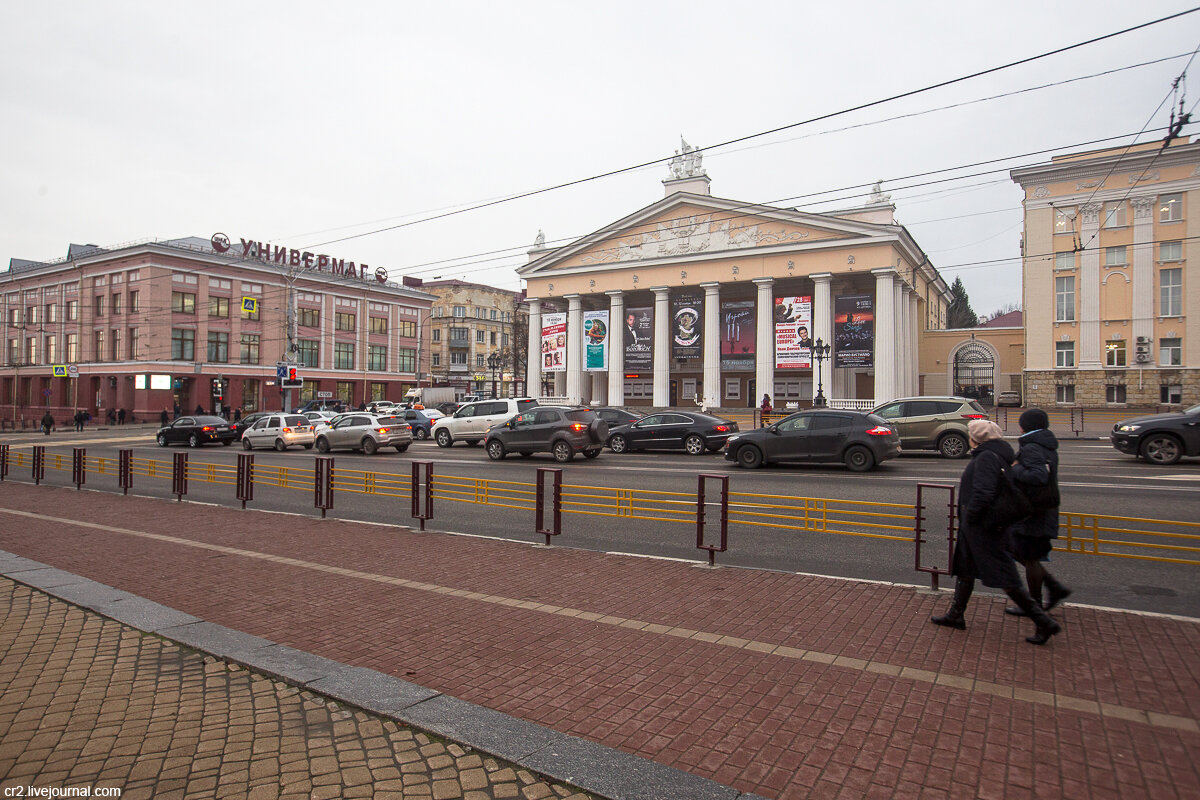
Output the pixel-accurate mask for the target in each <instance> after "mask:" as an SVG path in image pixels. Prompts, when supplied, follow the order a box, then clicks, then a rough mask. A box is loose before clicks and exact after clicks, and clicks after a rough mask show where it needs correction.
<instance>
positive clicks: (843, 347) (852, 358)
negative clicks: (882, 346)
mask: <svg viewBox="0 0 1200 800" xmlns="http://www.w3.org/2000/svg"><path fill="white" fill-rule="evenodd" d="M874 349H875V298H873V297H872V296H871V295H869V294H848V295H844V296H842V297H837V298H834V301H833V365H834V366H835V367H872V366H874V364H875V362H874V360H873V358H872V356H873V354H874Z"/></svg>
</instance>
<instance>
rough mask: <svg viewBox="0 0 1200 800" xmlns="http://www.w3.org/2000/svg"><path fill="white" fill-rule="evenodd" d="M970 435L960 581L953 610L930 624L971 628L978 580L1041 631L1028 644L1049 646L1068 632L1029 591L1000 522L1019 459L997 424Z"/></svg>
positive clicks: (962, 491)
mask: <svg viewBox="0 0 1200 800" xmlns="http://www.w3.org/2000/svg"><path fill="white" fill-rule="evenodd" d="M967 436H968V437H969V438H970V440H971V461H970V463H969V464H967V468H966V469H964V470H963V474H962V479H961V481H960V482H959V487H958V541H957V542H956V543H955V547H954V560H953V562H952V564H951V567H950V571H951V573H953V575H954V576H955V582H954V600H953V601H952V603H951V605H950V610H949V611H947V612H946V613H945V614H943V615H942V616H940V617H930V618H929V621H930V622H932V623H933V624H934V625H944V626H945V627H947V628H957V629H959V630H963V629H965V628H966V627H967V623H966V621H965V619H964V618H963V615H964V613H965V612H966V610H967V603H968V602H969V601H970V599H971V593H972V592H974V591H975V579H976V578H979V579H980V580H981V581H983V585H984V586H991V587H992V588H995V589H1003V590H1004V593H1005V594H1007V595H1008V596H1009V598H1010V599H1012V601H1013V602H1014V603H1016V605H1017V606H1018V607H1019V608H1021V609H1022V610H1023V611H1024V612H1025V613H1026V614H1027V615H1028V616H1029V617H1031V618H1032V619H1033V622H1034V624H1035V625H1036V626H1037V630H1036V631H1035V632H1034V634H1033V635H1032V636H1027V637H1025V641H1027V642H1029V643H1031V644H1045V643H1046V642H1048V641H1050V637H1051V636H1053V635H1054V634H1056V633H1058V632H1059V631H1061V630H1062V628H1060V627H1059V625H1058V623H1057V622H1055V621H1054V620H1052V619H1051V618H1050V615H1048V614H1047V613H1046V612H1045V611H1043V610H1042V607H1041V606H1039V605H1037V604H1036V603H1034V602H1033V598H1032V597H1030V596H1029V593H1028V592H1027V591H1025V587H1024V586H1023V585H1022V584H1021V576H1020V575H1018V574H1017V565H1016V562H1014V561H1013V560H1012V556H1011V555H1010V554H1009V551H1010V550H1011V544H1010V543H1009V542H1010V539H1009V536H1008V529H1007V528H1006V527H1001V525H1000V524H999V523H998V522H997V515H996V510H997V509H996V504H997V502H998V501H999V495H1000V484H1001V481H1003V480H1004V479H1005V477H1004V474H1003V473H1004V470H1005V469H1007V468H1008V465H1009V464H1011V463H1012V462H1013V459H1014V458H1015V454H1014V453H1013V449H1012V447H1011V446H1010V445H1009V444H1008V442H1006V441H1004V434H1003V433H1002V432H1001V430H1000V426H999V425H997V424H996V423H994V422H992V421H991V420H987V419H976V420H972V421H971V423H970V424H969V425H967Z"/></svg>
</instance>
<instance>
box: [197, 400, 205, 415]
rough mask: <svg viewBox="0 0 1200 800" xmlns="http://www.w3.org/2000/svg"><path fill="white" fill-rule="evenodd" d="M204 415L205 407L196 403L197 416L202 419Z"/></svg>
mask: <svg viewBox="0 0 1200 800" xmlns="http://www.w3.org/2000/svg"><path fill="white" fill-rule="evenodd" d="M203 415H204V406H202V405H200V404H199V403H196V416H197V417H200V416H203Z"/></svg>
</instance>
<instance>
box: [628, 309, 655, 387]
mask: <svg viewBox="0 0 1200 800" xmlns="http://www.w3.org/2000/svg"><path fill="white" fill-rule="evenodd" d="M624 327H625V333H624V336H625V339H624V342H625V369H626V370H632V371H636V372H643V371H644V372H649V371H650V370H652V369H654V360H653V349H652V345H651V343H652V342H653V341H654V309H653V308H651V307H650V306H644V307H642V308H627V309H625V323H624Z"/></svg>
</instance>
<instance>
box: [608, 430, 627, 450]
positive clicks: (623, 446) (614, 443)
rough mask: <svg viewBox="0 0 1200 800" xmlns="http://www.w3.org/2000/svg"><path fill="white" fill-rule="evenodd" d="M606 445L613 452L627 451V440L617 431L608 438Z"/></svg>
mask: <svg viewBox="0 0 1200 800" xmlns="http://www.w3.org/2000/svg"><path fill="white" fill-rule="evenodd" d="M608 447H609V449H610V450H612V451H613V452H614V453H625V452H628V451H629V442H627V441H625V437H624V436H622V435H621V434H619V433H618V434H617V435H616V436H614V437H612V438H611V439H609V440H608Z"/></svg>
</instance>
